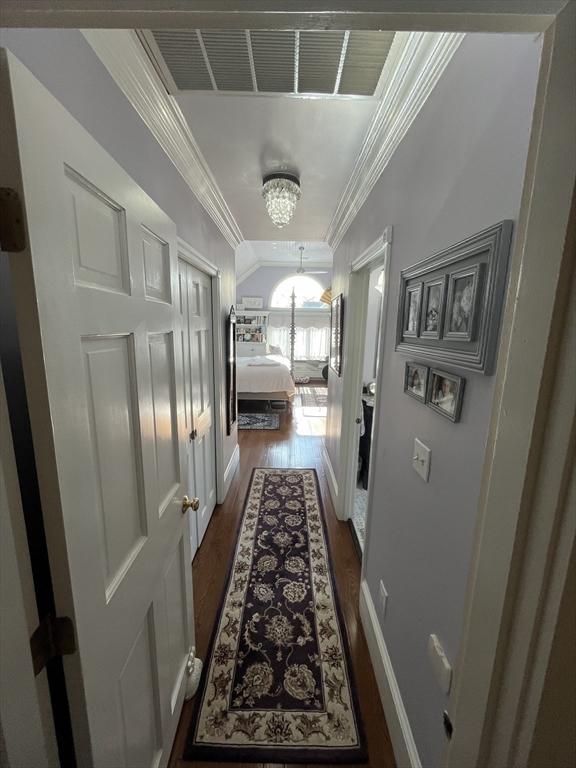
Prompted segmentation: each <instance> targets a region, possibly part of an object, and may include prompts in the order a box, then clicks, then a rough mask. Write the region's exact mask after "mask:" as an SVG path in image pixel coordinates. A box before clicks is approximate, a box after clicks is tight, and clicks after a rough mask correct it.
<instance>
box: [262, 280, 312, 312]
mask: <svg viewBox="0 0 576 768" xmlns="http://www.w3.org/2000/svg"><path fill="white" fill-rule="evenodd" d="M293 290H294V293H295V294H296V306H297V307H309V308H314V307H317V308H321V307H324V304H322V302H321V301H320V296H322V294H323V293H324V288H322V286H321V285H320V283H319V282H318V281H317V280H314V278H312V277H308V276H307V275H294V276H293V277H287V278H286V279H285V280H282V282H281V283H280V285H278V286H276V289H275V291H274V293H273V294H272V299H271V300H270V306H271V307H276V308H279V309H289V308H290V307H291V306H292V305H291V301H292V291H293Z"/></svg>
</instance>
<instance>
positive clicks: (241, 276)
mask: <svg viewBox="0 0 576 768" xmlns="http://www.w3.org/2000/svg"><path fill="white" fill-rule="evenodd" d="M259 269H260V264H259V262H256V264H252V266H251V267H248V269H247V270H246V271H245V272H242V274H239V275H236V286H237V287H238V286H239V285H240V283H243V282H244V280H246V279H247V278H248V277H250V275H253V274H254V272H256V271H257V270H259Z"/></svg>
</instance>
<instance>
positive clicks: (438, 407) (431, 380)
mask: <svg viewBox="0 0 576 768" xmlns="http://www.w3.org/2000/svg"><path fill="white" fill-rule="evenodd" d="M465 384H466V379H465V378H463V377H462V376H458V375H457V374H455V373H450V372H448V371H443V370H440V369H438V368H432V367H430V366H428V365H425V364H423V363H416V362H409V363H406V365H405V369H404V392H406V394H407V395H410V397H413V398H414V399H415V400H418V402H420V403H422V404H423V405H427V406H428V407H429V408H431V409H432V410H433V411H436V413H439V414H440V415H441V416H444V418H446V419H449V420H450V421H453V422H455V423H456V422H458V421H460V414H461V412H462V402H463V399H464V386H465Z"/></svg>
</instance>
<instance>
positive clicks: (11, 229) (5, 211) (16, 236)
mask: <svg viewBox="0 0 576 768" xmlns="http://www.w3.org/2000/svg"><path fill="white" fill-rule="evenodd" d="M0 247H1V248H2V250H3V251H7V252H8V253H18V252H19V251H23V250H24V248H26V231H25V229H24V213H23V211H22V204H21V202H20V196H19V195H18V192H16V190H15V189H10V187H0Z"/></svg>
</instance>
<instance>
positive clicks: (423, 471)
mask: <svg viewBox="0 0 576 768" xmlns="http://www.w3.org/2000/svg"><path fill="white" fill-rule="evenodd" d="M431 455H432V451H431V450H430V448H428V446H427V445H424V443H423V442H422V441H421V440H418V438H417V437H415V438H414V449H413V451H412V467H413V468H414V469H415V470H416V472H418V474H419V475H420V477H421V478H422V480H424V482H425V483H427V482H428V478H429V476H430V457H431Z"/></svg>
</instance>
